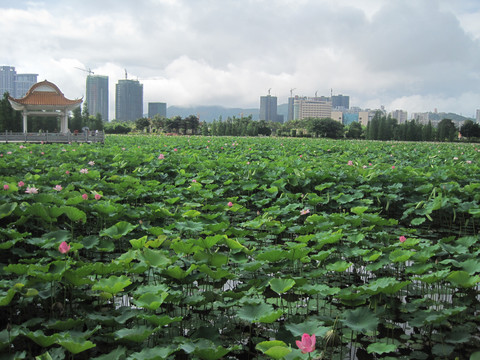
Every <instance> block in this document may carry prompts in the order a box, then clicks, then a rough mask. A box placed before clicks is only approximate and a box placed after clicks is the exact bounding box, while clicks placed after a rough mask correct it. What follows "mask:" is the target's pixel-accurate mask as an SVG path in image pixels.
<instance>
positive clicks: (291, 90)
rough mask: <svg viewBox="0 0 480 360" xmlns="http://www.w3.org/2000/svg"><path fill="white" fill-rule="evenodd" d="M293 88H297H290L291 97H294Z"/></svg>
mask: <svg viewBox="0 0 480 360" xmlns="http://www.w3.org/2000/svg"><path fill="white" fill-rule="evenodd" d="M293 90H296V88H293V89H290V97H293Z"/></svg>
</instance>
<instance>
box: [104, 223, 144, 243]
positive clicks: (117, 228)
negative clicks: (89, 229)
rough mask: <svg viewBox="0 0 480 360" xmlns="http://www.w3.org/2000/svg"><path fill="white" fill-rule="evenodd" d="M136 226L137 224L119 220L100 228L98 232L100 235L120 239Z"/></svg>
mask: <svg viewBox="0 0 480 360" xmlns="http://www.w3.org/2000/svg"><path fill="white" fill-rule="evenodd" d="M137 227H138V225H132V224H130V223H129V222H127V221H120V222H118V223H116V224H115V225H113V226H111V227H109V228H108V229H105V230H102V231H101V232H100V236H108V237H110V238H112V239H120V238H121V237H123V236H125V235H127V234H128V233H129V232H131V231H132V230H134V229H135V228H137Z"/></svg>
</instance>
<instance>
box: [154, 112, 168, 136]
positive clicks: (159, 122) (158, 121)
mask: <svg viewBox="0 0 480 360" xmlns="http://www.w3.org/2000/svg"><path fill="white" fill-rule="evenodd" d="M151 122H152V126H153V127H154V128H155V130H156V131H157V132H158V131H159V130H160V129H163V127H164V126H165V117H164V116H160V115H159V114H155V115H154V116H153V119H151Z"/></svg>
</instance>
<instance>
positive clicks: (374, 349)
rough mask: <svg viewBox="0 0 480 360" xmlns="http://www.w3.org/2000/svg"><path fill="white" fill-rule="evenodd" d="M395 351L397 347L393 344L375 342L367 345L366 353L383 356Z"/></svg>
mask: <svg viewBox="0 0 480 360" xmlns="http://www.w3.org/2000/svg"><path fill="white" fill-rule="evenodd" d="M396 350H397V345H395V344H386V343H384V342H375V343H373V344H370V345H368V347H367V352H368V353H369V354H372V353H374V354H384V353H389V352H393V351H396Z"/></svg>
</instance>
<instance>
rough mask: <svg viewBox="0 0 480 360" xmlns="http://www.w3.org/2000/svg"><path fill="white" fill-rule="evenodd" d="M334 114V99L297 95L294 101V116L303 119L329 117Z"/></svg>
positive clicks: (296, 118)
mask: <svg viewBox="0 0 480 360" xmlns="http://www.w3.org/2000/svg"><path fill="white" fill-rule="evenodd" d="M331 115H332V100H331V99H330V98H327V97H324V96H320V97H299V96H295V98H294V101H293V118H294V119H295V120H303V119H307V118H329V117H330V116H331Z"/></svg>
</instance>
